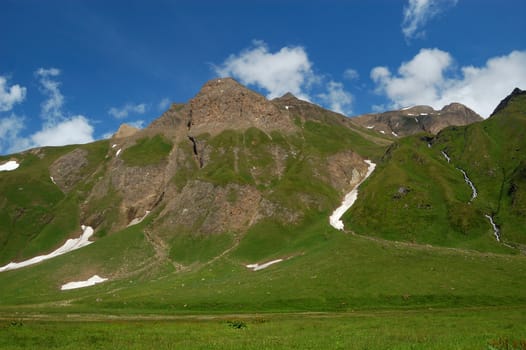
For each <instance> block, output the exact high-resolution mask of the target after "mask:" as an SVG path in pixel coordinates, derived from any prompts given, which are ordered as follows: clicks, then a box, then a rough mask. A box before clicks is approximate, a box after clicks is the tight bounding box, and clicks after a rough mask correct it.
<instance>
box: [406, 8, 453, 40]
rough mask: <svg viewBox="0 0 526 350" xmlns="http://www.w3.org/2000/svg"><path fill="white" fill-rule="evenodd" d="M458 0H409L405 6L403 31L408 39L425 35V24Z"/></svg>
mask: <svg viewBox="0 0 526 350" xmlns="http://www.w3.org/2000/svg"><path fill="white" fill-rule="evenodd" d="M457 2H458V0H409V1H408V3H407V6H405V7H404V19H403V21H402V33H403V34H404V36H405V38H406V40H409V39H413V38H417V37H423V36H424V35H425V30H424V29H423V28H424V26H425V25H426V24H427V22H429V21H430V20H431V19H432V18H434V17H436V16H437V15H438V14H440V13H442V12H443V11H445V10H446V9H447V8H449V7H453V6H455V5H456V4H457Z"/></svg>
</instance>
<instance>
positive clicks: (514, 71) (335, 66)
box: [0, 0, 526, 154]
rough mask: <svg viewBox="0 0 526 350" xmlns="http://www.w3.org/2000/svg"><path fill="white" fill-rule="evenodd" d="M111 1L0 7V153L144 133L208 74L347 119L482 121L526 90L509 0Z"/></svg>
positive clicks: (525, 61) (523, 50) (521, 7)
mask: <svg viewBox="0 0 526 350" xmlns="http://www.w3.org/2000/svg"><path fill="white" fill-rule="evenodd" d="M120 4H121V2H120V1H117V0H114V1H106V2H104V1H102V0H93V1H83V0H72V1H60V0H50V1H48V2H39V1H37V0H18V1H14V0H6V1H5V2H3V3H2V4H0V29H2V30H3V32H4V33H9V34H6V36H5V38H4V39H5V40H4V39H3V40H2V42H1V43H0V46H1V47H2V48H3V55H0V154H6V153H12V152H17V151H20V150H24V149H28V148H32V147H38V146H48V145H64V144H69V143H86V142H91V141H93V140H96V139H100V138H107V137H109V136H111V134H112V133H113V132H115V131H116V130H117V129H118V126H119V125H120V124H121V123H123V122H125V123H128V124H131V125H133V126H136V127H139V128H140V127H144V126H145V125H147V124H148V123H149V122H151V121H152V120H153V119H155V118H156V117H158V116H159V115H160V114H161V113H162V112H163V111H164V110H166V108H168V106H169V104H170V103H171V102H186V101H187V100H188V99H189V98H191V97H192V96H193V95H195V93H197V90H198V89H199V87H200V86H201V85H202V84H204V83H205V82H206V81H207V80H209V79H212V78H214V77H223V76H232V77H234V78H235V79H237V80H238V81H240V82H241V83H242V84H245V85H247V86H248V87H250V88H252V89H255V90H256V91H258V92H260V93H262V94H263V95H265V96H267V97H268V98H275V97H279V96H281V95H283V94H285V93H286V92H292V93H293V94H294V95H296V96H297V97H299V98H302V99H305V100H309V101H311V102H314V103H317V104H320V105H322V106H323V107H326V108H329V109H332V110H334V111H337V112H340V113H343V114H346V115H348V116H351V115H356V114H362V113H367V112H371V111H384V110H388V109H398V108H401V107H407V106H409V105H416V104H425V105H430V106H432V107H434V108H435V109H439V108H442V107H443V106H444V105H446V104H448V103H451V102H460V103H463V104H465V105H467V106H468V107H470V108H472V109H473V110H475V111H476V112H478V113H479V114H481V115H482V116H483V117H487V116H489V114H490V113H491V112H492V110H493V108H495V106H496V104H497V103H498V102H499V101H500V100H501V99H502V98H503V97H505V96H506V95H507V94H509V93H510V92H511V91H512V90H513V88H515V87H519V88H522V89H524V88H526V47H525V43H524V41H523V40H522V39H521V34H520V33H523V32H526V24H524V21H523V20H520V18H521V16H520V14H521V13H524V11H526V5H525V4H524V3H523V2H520V1H515V0H504V1H502V2H498V3H496V2H491V1H486V0H484V1H482V2H474V1H471V0H407V1H385V0H384V1H382V0H374V1H373V0H372V1H371V2H358V1H351V0H349V1H333V0H330V1H313V2H311V3H309V4H308V5H307V4H304V3H303V2H300V1H297V0H290V1H279V2H278V1H274V0H269V1H259V0H255V1H253V2H250V6H249V5H248V4H245V3H239V2H238V1H224V2H222V3H221V5H218V3H217V2H212V1H203V2H202V3H200V4H199V5H200V6H198V5H195V4H192V2H190V1H167V0H156V1H153V2H152V3H150V4H149V5H148V6H146V5H145V4H144V2H141V1H135V0H132V1H128V2H127V4H128V5H129V6H126V8H124V9H123V8H122V6H120ZM205 5H206V6H205ZM504 15H506V18H504ZM500 16H502V17H500ZM510 16H511V17H510ZM513 16H516V17H515V18H517V19H519V20H514V17H513ZM491 21H493V23H498V24H499V25H498V26H497V25H495V26H491V25H490V24H491V23H492V22H491ZM22 24H23V25H22ZM490 28H493V29H490ZM13 29H14V30H13Z"/></svg>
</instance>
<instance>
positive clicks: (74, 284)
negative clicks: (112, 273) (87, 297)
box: [60, 275, 108, 290]
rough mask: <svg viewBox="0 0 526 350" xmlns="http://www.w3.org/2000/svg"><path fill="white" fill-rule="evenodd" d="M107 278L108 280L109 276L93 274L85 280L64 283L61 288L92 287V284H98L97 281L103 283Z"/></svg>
mask: <svg viewBox="0 0 526 350" xmlns="http://www.w3.org/2000/svg"><path fill="white" fill-rule="evenodd" d="M107 280H108V279H107V278H103V277H100V276H98V275H93V276H92V277H90V278H89V279H87V280H85V281H77V282H69V283H66V284H63V285H62V287H60V290H70V289H77V288H84V287H91V286H94V285H96V284H97V283H102V282H104V281H107Z"/></svg>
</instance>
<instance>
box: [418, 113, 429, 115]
mask: <svg viewBox="0 0 526 350" xmlns="http://www.w3.org/2000/svg"><path fill="white" fill-rule="evenodd" d="M420 115H429V113H420Z"/></svg>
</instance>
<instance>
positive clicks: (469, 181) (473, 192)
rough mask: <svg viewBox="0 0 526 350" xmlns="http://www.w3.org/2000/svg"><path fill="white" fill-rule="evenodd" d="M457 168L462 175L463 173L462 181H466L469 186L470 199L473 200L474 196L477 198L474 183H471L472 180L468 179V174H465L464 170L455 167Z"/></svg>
mask: <svg viewBox="0 0 526 350" xmlns="http://www.w3.org/2000/svg"><path fill="white" fill-rule="evenodd" d="M457 169H458V170H460V172H461V173H462V175H464V181H466V183H467V184H468V185H469V187H471V200H474V199H475V198H477V189H476V188H475V185H474V184H473V182H471V180H470V179H469V177H468V175H467V174H466V172H465V171H464V170H462V169H460V168H457Z"/></svg>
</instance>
